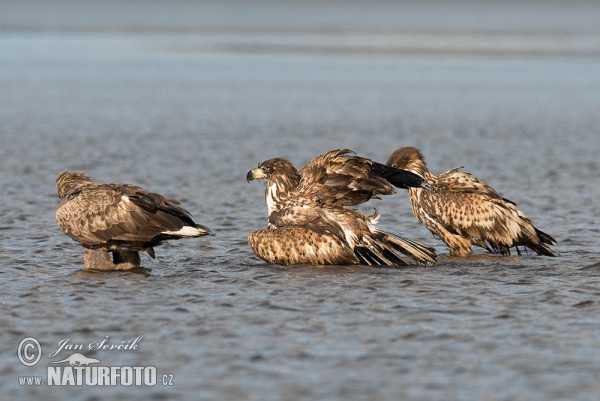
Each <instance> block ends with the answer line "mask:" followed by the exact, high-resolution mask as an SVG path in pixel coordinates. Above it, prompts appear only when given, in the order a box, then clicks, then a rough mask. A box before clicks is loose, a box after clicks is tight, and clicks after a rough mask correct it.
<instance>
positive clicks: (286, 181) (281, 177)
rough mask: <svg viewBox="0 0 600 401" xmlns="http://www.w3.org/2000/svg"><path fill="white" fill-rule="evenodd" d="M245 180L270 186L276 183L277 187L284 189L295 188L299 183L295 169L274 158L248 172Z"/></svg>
mask: <svg viewBox="0 0 600 401" xmlns="http://www.w3.org/2000/svg"><path fill="white" fill-rule="evenodd" d="M246 180H247V181H248V182H250V181H251V180H260V181H264V182H266V183H267V185H270V184H271V183H277V184H278V185H284V186H286V187H288V188H289V187H295V186H296V185H298V183H299V182H300V174H298V170H296V167H294V166H293V165H292V163H290V162H289V161H287V160H285V159H280V158H275V159H269V160H267V161H264V162H262V163H260V164H259V165H258V167H256V168H253V169H252V170H250V171H248V174H247V175H246Z"/></svg>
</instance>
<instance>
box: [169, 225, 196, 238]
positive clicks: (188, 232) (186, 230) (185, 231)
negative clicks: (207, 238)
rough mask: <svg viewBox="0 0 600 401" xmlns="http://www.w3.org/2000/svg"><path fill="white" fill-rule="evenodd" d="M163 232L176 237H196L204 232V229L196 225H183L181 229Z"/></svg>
mask: <svg viewBox="0 0 600 401" xmlns="http://www.w3.org/2000/svg"><path fill="white" fill-rule="evenodd" d="M163 234H166V235H174V236H177V237H198V236H200V235H203V234H206V231H204V230H202V229H200V228H196V227H190V226H183V228H182V229H181V230H177V231H163Z"/></svg>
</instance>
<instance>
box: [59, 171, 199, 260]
mask: <svg viewBox="0 0 600 401" xmlns="http://www.w3.org/2000/svg"><path fill="white" fill-rule="evenodd" d="M56 189H57V193H58V197H59V198H60V205H59V206H58V210H57V212H56V222H57V223H58V226H59V227H60V228H61V229H62V230H63V231H64V232H65V233H66V234H67V235H68V236H69V237H71V238H72V239H74V240H75V241H77V242H79V243H80V244H81V245H82V246H83V251H84V253H83V254H84V261H85V267H86V268H87V269H96V270H125V269H131V268H134V267H139V266H140V255H139V252H140V251H146V252H148V254H149V255H150V256H151V257H152V258H154V247H155V246H157V245H160V243H161V242H162V241H163V240H167V239H179V238H188V237H200V236H203V235H207V234H208V233H209V231H210V230H209V229H208V228H207V227H204V226H202V225H199V224H196V223H195V222H194V221H193V220H192V216H191V215H190V213H189V212H188V211H187V210H185V209H183V208H182V207H181V206H179V205H180V203H179V202H178V201H176V200H172V199H166V198H164V197H163V196H162V195H159V194H156V193H153V192H149V191H146V190H145V189H143V188H140V187H137V186H134V185H128V184H101V183H98V182H95V181H94V180H92V179H91V178H90V177H88V176H86V175H85V174H83V173H73V172H70V171H63V172H62V173H60V174H59V176H58V177H57V178H56ZM109 252H110V253H112V254H113V258H112V259H113V260H111V257H110V254H109Z"/></svg>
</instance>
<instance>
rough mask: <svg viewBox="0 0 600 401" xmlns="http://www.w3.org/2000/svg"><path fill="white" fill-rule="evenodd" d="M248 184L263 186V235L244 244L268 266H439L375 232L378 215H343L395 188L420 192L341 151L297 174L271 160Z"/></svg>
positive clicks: (409, 181) (417, 247) (409, 179)
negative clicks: (261, 183) (262, 183)
mask: <svg viewBox="0 0 600 401" xmlns="http://www.w3.org/2000/svg"><path fill="white" fill-rule="evenodd" d="M246 178H247V179H248V181H249V180H254V179H258V180H262V181H265V182H266V183H267V188H266V192H265V199H266V203H267V216H268V228H267V229H262V230H256V231H253V232H251V233H250V234H249V236H248V244H249V245H250V247H251V248H252V250H253V251H254V253H255V254H256V255H257V256H258V257H260V258H261V259H263V260H265V261H267V262H269V263H276V264H283V265H292V264H299V263H306V264H314V265H324V264H335V265H350V264H369V265H406V264H408V263H407V262H406V261H405V260H404V259H402V258H401V257H400V256H399V255H398V254H397V253H396V252H401V253H404V254H406V255H408V256H409V257H411V258H412V259H413V260H414V261H415V262H417V263H420V264H433V263H435V262H436V255H435V251H434V250H433V248H430V247H428V246H427V245H424V244H420V243H418V242H415V241H411V240H408V239H405V238H401V237H398V236H395V235H393V234H390V233H387V232H384V231H382V230H379V229H378V228H376V227H375V224H376V223H377V221H378V219H379V214H378V213H377V212H376V213H375V214H374V215H373V216H367V215H364V214H362V213H359V212H358V211H355V210H352V209H351V208H349V207H348V206H351V205H357V204H360V203H363V202H366V201H368V200H369V199H372V198H377V196H378V195H388V194H393V193H395V189H394V185H396V186H398V187H402V188H405V187H407V186H416V185H421V183H422V182H423V180H422V179H420V178H419V177H416V176H415V175H414V174H411V173H408V172H406V171H402V170H398V169H394V168H389V167H386V166H384V165H382V164H379V163H376V162H373V161H371V160H369V159H365V158H361V157H358V156H355V155H352V154H351V151H349V150H347V149H345V150H335V151H331V152H328V153H326V154H324V155H321V156H318V157H316V158H315V159H313V160H312V161H311V162H309V163H308V164H307V165H305V166H304V167H303V168H301V169H300V171H298V170H296V168H295V167H294V166H293V165H292V164H291V163H290V162H288V161H287V160H284V159H279V158H276V159H270V160H267V161H265V162H263V163H261V164H260V165H259V166H258V167H257V168H255V169H253V170H251V171H250V172H248V175H247V177H246ZM392 184H393V185H392Z"/></svg>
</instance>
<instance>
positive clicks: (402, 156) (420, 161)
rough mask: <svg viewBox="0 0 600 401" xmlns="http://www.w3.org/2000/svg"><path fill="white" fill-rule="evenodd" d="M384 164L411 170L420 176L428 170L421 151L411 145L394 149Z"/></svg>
mask: <svg viewBox="0 0 600 401" xmlns="http://www.w3.org/2000/svg"><path fill="white" fill-rule="evenodd" d="M386 164H387V165H388V166H390V167H394V168H399V169H402V170H408V171H411V172H413V173H415V174H418V175H419V176H421V177H423V176H424V175H425V173H426V172H428V169H427V164H426V163H425V158H424V157H423V155H422V154H421V151H420V150H419V149H417V148H413V147H412V146H405V147H403V148H400V149H398V150H396V151H395V152H394V153H392V155H391V156H390V158H389V159H388V161H387V163H386Z"/></svg>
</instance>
